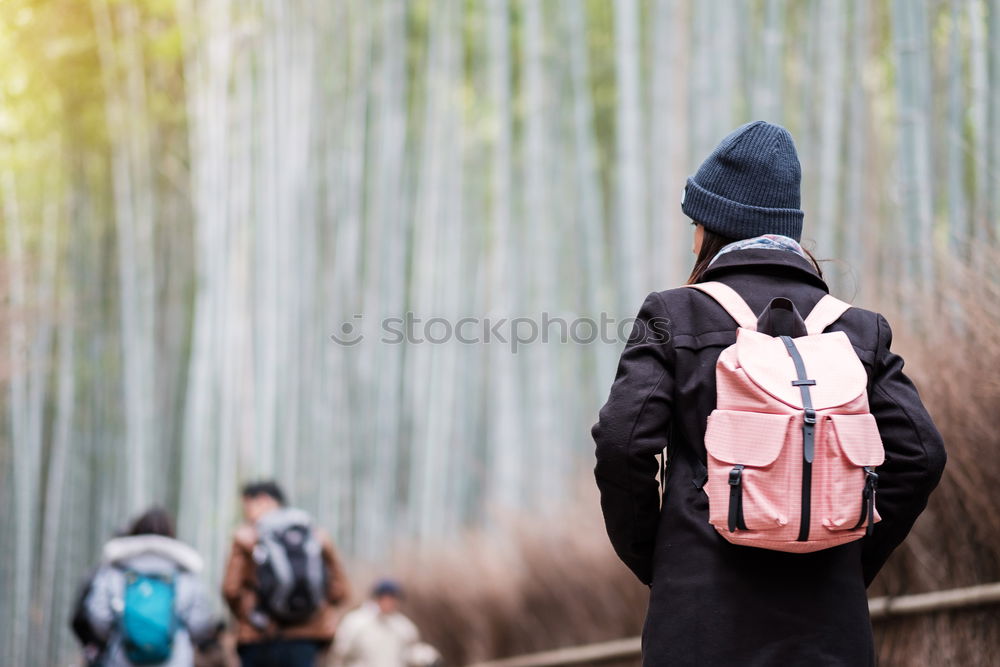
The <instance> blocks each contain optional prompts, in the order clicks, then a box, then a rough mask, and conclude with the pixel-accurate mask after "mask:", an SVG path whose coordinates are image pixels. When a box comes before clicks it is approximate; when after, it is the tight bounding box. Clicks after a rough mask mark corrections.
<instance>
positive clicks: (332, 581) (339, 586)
mask: <svg viewBox="0 0 1000 667" xmlns="http://www.w3.org/2000/svg"><path fill="white" fill-rule="evenodd" d="M323 561H324V562H325V563H326V568H327V573H328V575H329V576H328V578H327V582H326V598H327V600H329V601H330V603H331V604H340V603H341V602H344V601H346V600H347V598H349V597H350V595H351V586H350V584H349V583H348V581H347V574H346V573H345V572H344V566H343V565H342V564H341V562H340V557H339V556H338V555H337V550H336V549H334V548H333V542H331V541H330V538H329V536H327V535H324V536H323Z"/></svg>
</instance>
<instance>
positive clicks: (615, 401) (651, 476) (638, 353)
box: [591, 292, 674, 584]
mask: <svg viewBox="0 0 1000 667" xmlns="http://www.w3.org/2000/svg"><path fill="white" fill-rule="evenodd" d="M669 324H670V322H669V319H668V318H667V313H666V309H665V308H664V306H663V303H662V301H661V299H660V296H659V295H658V294H656V293H655V292H654V293H652V294H650V295H649V296H647V297H646V301H645V302H644V303H643V304H642V308H641V309H640V310H639V314H638V316H637V318H636V321H635V325H634V326H633V329H632V333H631V335H630V336H629V340H628V342H627V343H626V345H625V350H624V351H623V352H622V356H621V360H620V361H619V363H618V373H617V375H616V376H615V381H614V384H612V386H611V394H610V396H609V397H608V401H607V403H605V404H604V407H603V408H601V412H600V416H599V419H598V422H597V423H596V424H595V425H594V427H593V429H592V430H591V433H592V435H593V437H594V443H595V445H596V456H597V465H596V467H595V468H594V475H595V477H596V478H597V486H598V488H599V489H600V493H601V510H602V512H603V513H604V525H605V527H606V528H607V531H608V537H610V538H611V544H612V546H613V547H614V549H615V552H616V553H617V554H618V557H619V558H621V559H622V561H623V562H624V563H625V564H626V565H627V566H628V567H629V569H631V570H632V572H633V573H635V575H636V576H637V577H638V578H639V580H640V581H642V582H643V583H645V584H649V583H650V582H651V581H652V569H653V568H652V563H653V548H654V545H655V542H656V527H657V523H658V521H659V515H660V493H659V485H658V484H657V481H656V472H657V469H658V465H657V460H656V456H657V454H661V453H662V452H663V450H664V448H666V446H667V434H668V433H669V426H670V409H671V396H672V393H673V384H674V375H673V374H674V368H673V366H674V362H673V359H674V354H673V344H672V342H671V340H670V334H669V328H668V327H669Z"/></svg>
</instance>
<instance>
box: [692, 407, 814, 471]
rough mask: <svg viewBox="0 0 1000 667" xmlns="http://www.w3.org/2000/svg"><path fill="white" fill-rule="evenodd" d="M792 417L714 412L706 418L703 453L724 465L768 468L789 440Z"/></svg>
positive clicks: (738, 412)
mask: <svg viewBox="0 0 1000 667" xmlns="http://www.w3.org/2000/svg"><path fill="white" fill-rule="evenodd" d="M793 417H794V415H792V414H783V415H780V414H767V413H764V412H742V411H739V410H713V411H712V414H710V415H709V416H708V428H707V429H706V431H705V449H706V450H708V453H709V455H711V456H712V458H714V459H717V460H719V461H721V462H723V463H733V464H736V463H739V464H743V465H748V466H754V467H757V468H763V467H766V466H769V465H771V464H772V463H774V461H775V460H776V459H777V458H778V455H779V454H781V450H782V448H783V447H784V445H785V442H786V441H787V440H789V434H788V428H789V426H790V425H791V423H792V418H793Z"/></svg>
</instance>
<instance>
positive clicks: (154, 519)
mask: <svg viewBox="0 0 1000 667" xmlns="http://www.w3.org/2000/svg"><path fill="white" fill-rule="evenodd" d="M128 534H129V535H163V536H164V537H174V519H173V517H171V516H170V513H169V512H167V510H165V509H163V508H162V507H151V508H149V509H148V510H146V511H145V512H143V513H142V515H141V516H139V517H138V518H136V519H135V521H133V522H132V525H131V526H130V527H129V529H128Z"/></svg>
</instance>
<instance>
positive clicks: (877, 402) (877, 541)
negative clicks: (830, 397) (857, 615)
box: [862, 315, 946, 586]
mask: <svg viewBox="0 0 1000 667" xmlns="http://www.w3.org/2000/svg"><path fill="white" fill-rule="evenodd" d="M877 322H878V349H877V350H876V356H875V368H874V377H873V381H872V391H871V395H870V397H869V404H870V408H871V412H872V414H873V415H874V416H875V421H876V423H877V424H878V430H879V434H880V435H881V436H882V444H883V446H884V447H885V462H884V463H883V464H882V465H881V466H880V467H879V468H878V470H877V472H878V476H879V478H878V490H877V495H876V501H875V502H876V507H877V508H878V512H879V515H880V516H881V517H882V520H881V521H880V522H879V523H877V524H875V526H874V528H873V529H872V534H871V535H870V536H869V537H867V538H865V541H864V546H863V551H862V566H863V568H864V576H865V585H866V586H867V585H869V584H871V582H872V581H873V580H874V579H875V576H876V575H877V574H878V572H879V570H880V569H882V566H883V565H884V564H885V562H886V560H887V559H888V558H889V555H890V554H891V553H892V552H893V550H894V549H895V548H896V547H898V546H899V545H900V544H901V543H902V542H903V540H904V539H905V538H906V535H907V534H908V533H909V532H910V528H912V527H913V523H914V522H915V521H916V520H917V517H918V516H920V513H921V512H923V510H924V508H925V507H926V506H927V499H928V497H930V494H931V491H933V490H934V487H936V486H937V484H938V481H939V480H940V479H941V473H942V472H943V471H944V465H945V460H946V455H945V450H944V442H943V441H942V439H941V434H940V433H938V430H937V428H936V427H935V426H934V422H933V421H931V417H930V415H929V414H927V410H926V409H925V408H924V405H923V403H922V402H921V401H920V396H919V395H918V394H917V390H916V388H915V387H914V386H913V383H912V382H911V381H910V379H909V378H908V377H906V375H905V374H904V373H903V359H902V358H901V357H900V356H899V355H897V354H894V353H893V352H892V351H891V350H890V349H889V347H890V345H891V343H892V331H891V330H890V328H889V323H888V322H886V321H885V318H883V317H882V316H881V315H878V317H877Z"/></svg>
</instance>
